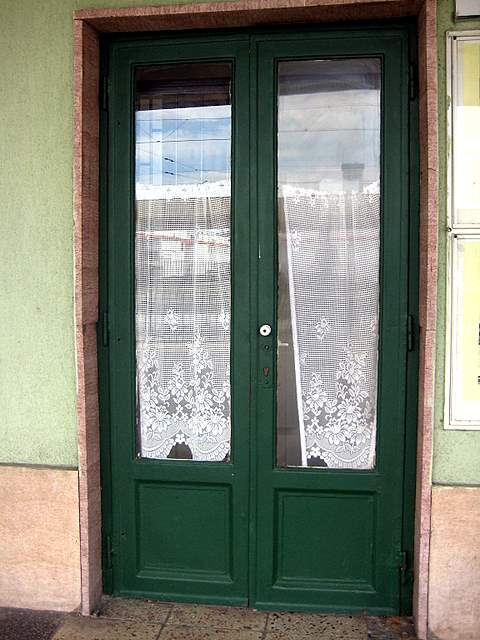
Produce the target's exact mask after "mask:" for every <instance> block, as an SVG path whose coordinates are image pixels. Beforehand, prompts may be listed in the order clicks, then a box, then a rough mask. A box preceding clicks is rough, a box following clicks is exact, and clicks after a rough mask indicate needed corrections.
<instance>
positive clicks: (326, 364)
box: [277, 59, 381, 469]
mask: <svg viewBox="0 0 480 640" xmlns="http://www.w3.org/2000/svg"><path fill="white" fill-rule="evenodd" d="M380 84H381V64H380V61H379V60H377V59H359V60H354V59H349V60H345V59H344V60H312V61H297V62H281V63H280V64H279V72H278V189H279V193H278V198H279V200H278V220H279V222H278V233H279V236H278V261H279V274H278V278H279V280H278V282H279V289H278V389H277V461H278V464H279V465H280V466H316V467H337V468H357V469H370V468H373V466H374V464H375V432H376V397H377V359H378V358H377V351H378V299H379V245H380V184H379V180H380V124H381V118H380Z"/></svg>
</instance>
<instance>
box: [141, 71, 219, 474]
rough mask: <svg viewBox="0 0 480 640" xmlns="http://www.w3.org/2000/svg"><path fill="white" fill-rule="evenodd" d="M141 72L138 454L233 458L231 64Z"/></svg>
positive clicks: (211, 459)
mask: <svg viewBox="0 0 480 640" xmlns="http://www.w3.org/2000/svg"><path fill="white" fill-rule="evenodd" d="M135 79H136V96H135V136H136V139H135V149H136V162H135V181H136V188H135V193H136V209H135V211H136V216H135V327H136V357H137V435H138V453H139V456H142V457H147V458H156V459H164V458H177V459H192V460H209V461H218V462H226V461H228V460H229V457H230V192H231V186H230V174H231V65H230V64H224V63H201V64H200V63H199V64H177V65H161V66H156V67H149V68H145V69H141V70H138V71H137V73H136V78H135Z"/></svg>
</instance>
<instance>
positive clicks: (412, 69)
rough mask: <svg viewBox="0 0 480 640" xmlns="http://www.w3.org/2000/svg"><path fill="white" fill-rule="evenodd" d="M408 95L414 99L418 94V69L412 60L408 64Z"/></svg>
mask: <svg viewBox="0 0 480 640" xmlns="http://www.w3.org/2000/svg"><path fill="white" fill-rule="evenodd" d="M408 95H409V98H410V100H416V98H417V95H418V70H417V67H416V65H415V64H413V62H411V63H410V64H409V65H408Z"/></svg>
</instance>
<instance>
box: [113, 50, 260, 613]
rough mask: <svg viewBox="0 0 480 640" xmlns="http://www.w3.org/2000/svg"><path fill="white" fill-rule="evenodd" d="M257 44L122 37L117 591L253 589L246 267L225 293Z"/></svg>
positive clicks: (231, 596) (117, 192)
mask: <svg viewBox="0 0 480 640" xmlns="http://www.w3.org/2000/svg"><path fill="white" fill-rule="evenodd" d="M247 42H248V39H247V38H246V37H239V38H235V39H226V40H222V39H219V41H218V42H216V43H215V45H213V44H212V42H211V41H206V40H204V41H202V40H201V39H198V40H196V41H195V43H192V41H191V40H185V41H182V40H178V41H177V42H176V43H175V45H173V44H165V45H158V44H153V43H149V44H148V43H147V44H138V43H126V42H120V43H117V44H115V45H113V46H112V49H111V55H110V61H109V63H110V66H111V69H112V74H111V79H110V83H111V86H110V93H111V95H112V96H113V99H112V101H111V105H110V110H109V148H110V150H111V152H110V158H111V162H110V165H109V177H110V179H109V201H110V206H109V229H108V242H109V255H110V260H109V285H110V286H109V294H108V295H109V305H108V306H109V324H110V327H109V328H110V345H109V346H110V348H109V369H110V407H111V417H110V438H111V455H112V486H113V491H112V494H113V526H112V529H113V550H114V556H113V557H114V563H113V591H114V592H115V593H118V594H127V593H128V594H134V595H135V594H138V595H140V594H142V595H151V596H154V597H160V598H164V599H176V600H182V599H194V600H197V601H205V600H208V601H211V602H215V601H222V602H231V603H237V604H241V603H246V601H247V589H246V584H247V576H248V562H247V557H248V556H247V549H248V547H247V542H248V541H247V535H248V530H247V510H248V477H249V476H248V473H249V462H248V437H249V421H248V408H249V380H248V372H249V370H250V364H249V352H248V349H245V345H248V344H249V340H250V331H249V327H248V324H247V323H248V313H247V314H246V315H245V313H244V311H245V309H248V304H249V281H248V278H239V279H238V281H236V282H234V283H233V286H232V287H231V291H230V283H231V275H230V265H231V272H232V273H234V274H235V273H236V272H237V271H238V265H239V264H241V265H243V266H244V267H245V268H246V269H247V270H248V251H247V249H246V247H247V246H248V242H247V240H246V238H247V234H248V200H247V199H246V196H245V193H244V189H243V187H241V186H240V185H244V184H245V182H246V180H247V179H248V160H247V158H248V135H247V137H246V138H244V137H242V136H237V135H234V136H233V137H232V135H231V131H232V130H233V131H234V132H237V131H246V132H248V127H249V122H248V104H249V98H248V93H249V82H248V80H249V78H248V44H247ZM230 104H233V105H234V106H233V108H232V111H231V112H230ZM212 111H213V113H212ZM230 113H231V115H230ZM207 118H209V120H208V121H207ZM192 119H195V120H196V121H197V122H200V124H201V127H200V129H199V128H197V129H195V128H192V123H191V120H192ZM221 119H223V120H221ZM220 120H221V121H220ZM219 121H220V123H219ZM208 129H210V132H209V131H208ZM219 129H221V131H220V135H219ZM134 133H136V136H137V137H136V140H137V145H136V146H137V150H136V156H135V153H134V147H133V145H132V140H133V139H134ZM211 138H224V140H222V141H221V142H218V141H217V142H216V143H212V142H211V140H210V139H211ZM189 140H192V142H188V141H189ZM187 144H188V145H189V148H188V149H189V150H188V151H187V150H186V147H185V145H187ZM212 144H213V145H214V146H213V147H212ZM208 145H210V148H209V149H206V147H207V146H208ZM219 145H220V146H221V148H220V149H219V148H218V147H219ZM144 146H145V147H146V148H147V151H145V150H143V149H142V147H144ZM207 157H208V160H209V161H210V162H211V163H212V164H211V165H210V166H209V167H206V166H205V164H204V162H205V161H206V160H207ZM197 165H198V166H200V167H202V171H201V172H200V173H199V174H198V175H197V172H196V169H197ZM231 167H233V172H232V175H231V179H230V172H231ZM210 170H213V175H214V180H213V185H212V186H209V185H208V184H206V181H207V177H208V176H210V175H212V172H211V173H208V171H210ZM158 174H160V176H161V177H159V175H158ZM192 175H195V179H194V180H191V179H190V176H192ZM192 183H193V184H194V185H195V193H192V191H191V189H192ZM188 185H190V186H188ZM188 189H190V191H188ZM135 194H136V198H135ZM237 212H241V214H242V215H237ZM245 213H246V214H247V216H245ZM230 235H231V236H232V237H233V238H235V243H234V244H233V245H232V247H230ZM135 304H136V314H135V313H134V310H135ZM230 317H231V320H230ZM229 369H231V370H230V371H229ZM136 371H137V375H135V372H136ZM230 384H231V385H232V387H233V388H234V389H235V391H234V393H233V394H232V402H231V411H230V402H229V397H228V396H229V391H230V389H229V387H230ZM230 414H231V435H230V424H229V423H230ZM135 424H137V426H138V428H137V429H135V428H132V427H134V425H135ZM230 440H231V443H230Z"/></svg>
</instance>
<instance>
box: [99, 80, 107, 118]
mask: <svg viewBox="0 0 480 640" xmlns="http://www.w3.org/2000/svg"><path fill="white" fill-rule="evenodd" d="M100 95H101V98H102V99H101V104H102V109H103V111H108V76H102V86H101V93H100Z"/></svg>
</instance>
